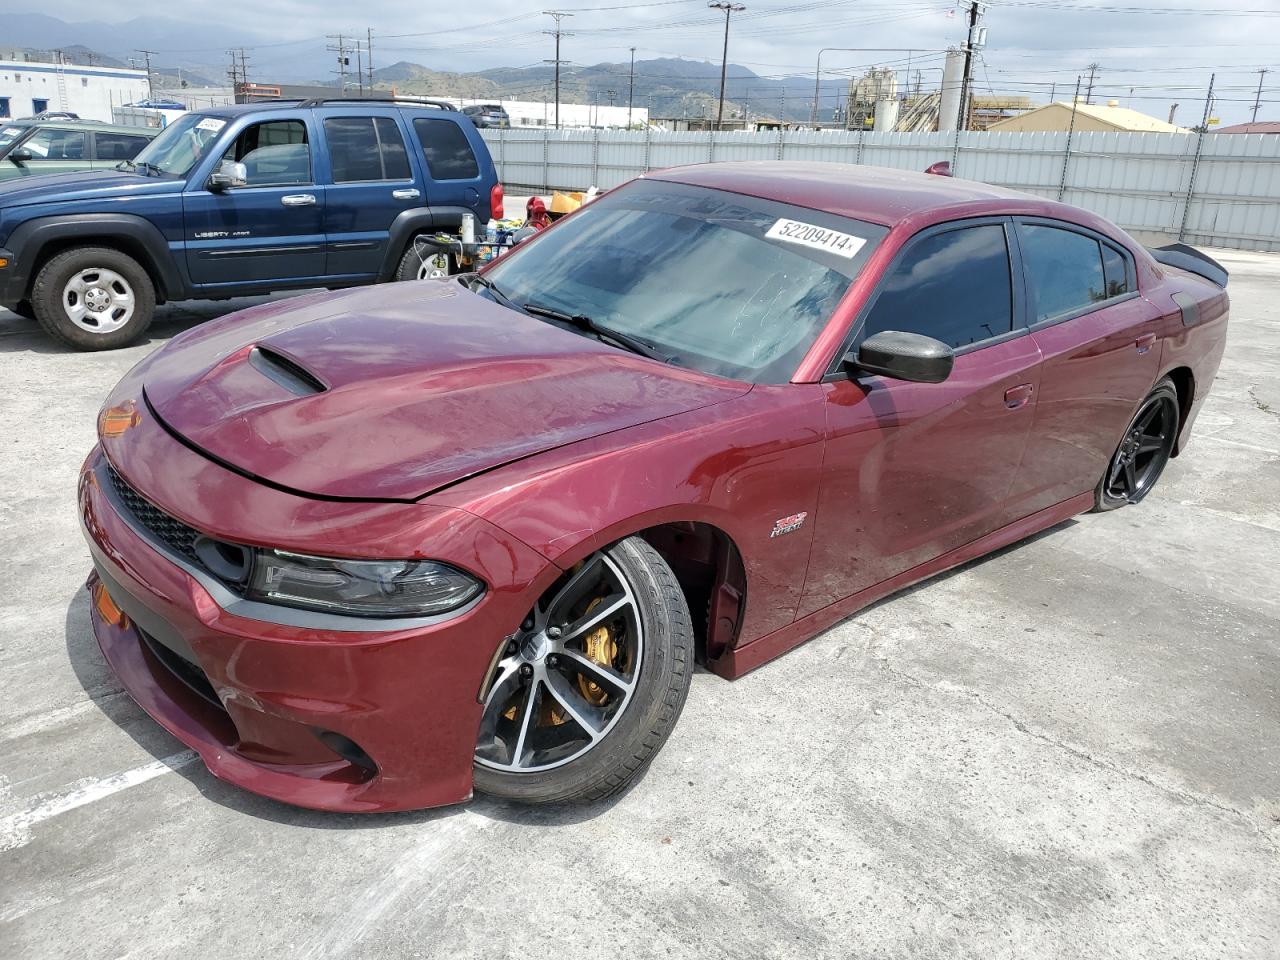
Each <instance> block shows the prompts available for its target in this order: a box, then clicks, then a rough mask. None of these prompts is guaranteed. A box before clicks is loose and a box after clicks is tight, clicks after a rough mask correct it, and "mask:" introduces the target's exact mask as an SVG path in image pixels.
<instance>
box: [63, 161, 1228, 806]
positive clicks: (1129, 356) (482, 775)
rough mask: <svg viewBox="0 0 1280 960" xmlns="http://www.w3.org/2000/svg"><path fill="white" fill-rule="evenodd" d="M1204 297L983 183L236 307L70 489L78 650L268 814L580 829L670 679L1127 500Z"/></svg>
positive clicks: (744, 181) (166, 366)
mask: <svg viewBox="0 0 1280 960" xmlns="http://www.w3.org/2000/svg"><path fill="white" fill-rule="evenodd" d="M1225 285H1226V273H1225V272H1224V271H1223V270H1222V268H1221V267H1220V266H1218V265H1217V264H1216V263H1214V262H1213V261H1212V260H1210V259H1208V258H1207V257H1204V256H1203V255H1202V254H1199V253H1197V252H1196V251H1194V250H1192V249H1191V248H1189V247H1183V246H1174V247H1170V248H1166V249H1163V250H1157V251H1148V250H1146V249H1144V248H1143V247H1142V246H1139V245H1138V244H1137V243H1135V242H1134V241H1133V239H1132V238H1130V237H1129V236H1128V235H1126V234H1125V233H1124V232H1123V231H1121V230H1119V229H1117V228H1116V227H1115V226H1113V225H1112V224H1110V223H1108V222H1107V221H1105V220H1103V219H1101V218H1100V217H1097V216H1094V215H1092V214H1090V213H1086V212H1084V211H1082V210H1078V209H1075V208H1073V207H1068V206H1064V205H1062V204H1059V203H1052V202H1050V201H1047V200H1041V199H1037V198H1035V197H1032V196H1028V195H1025V194H1021V193H1014V192H1011V191H1007V190H1001V189H997V188H994V187H988V186H983V185H981V184H977V183H966V182H964V181H957V180H949V179H944V178H940V177H929V176H925V175H923V174H919V175H915V174H908V173H897V172H892V171H883V170H871V169H867V168H862V167H839V166H833V165H818V164H812V165H811V164H794V163H723V164H716V165H709V166H695V167H687V168H682V169H675V170H669V171H666V172H661V173H655V174H651V175H648V176H645V177H642V178H641V179H639V180H636V181H633V182H632V183H629V184H627V185H626V186H624V187H622V188H620V189H618V190H615V191H613V192H611V193H609V194H607V195H606V196H604V197H603V198H602V199H600V200H597V201H596V202H594V203H591V204H589V205H587V206H585V207H583V208H582V209H581V210H580V211H579V212H577V213H575V214H574V215H573V216H571V217H568V218H566V219H565V220H564V221H562V222H561V223H559V224H557V225H556V226H555V227H553V228H552V229H550V230H548V231H546V232H544V233H543V234H541V235H539V236H538V237H536V238H535V239H533V240H531V241H529V242H528V243H527V244H525V245H524V246H522V247H520V248H518V249H517V250H516V251H515V252H514V253H512V254H511V255H509V256H507V257H505V258H503V259H501V260H499V261H497V262H496V263H494V264H493V265H492V266H491V267H490V268H489V269H486V270H485V271H483V272H482V273H481V274H479V275H471V276H462V277H458V278H454V279H451V280H446V281H440V280H428V281H423V282H420V283H414V284H401V285H394V286H382V287H371V288H367V289H362V290H353V291H346V292H342V293H336V294H329V293H322V294H316V295H312V296H304V297H299V298H297V299H293V300H287V301H283V302H272V303H264V304H262V305H260V306H257V307H253V308H251V309H249V310H245V311H242V312H240V313H238V314H235V315H232V316H228V317H226V318H224V319H222V320H219V321H218V322H216V323H211V324H208V325H206V326H203V327H200V328H197V329H194V330H191V331H190V332H187V333H185V334H183V335H181V336H179V337H176V338H174V340H173V341H172V342H171V343H170V344H168V346H166V347H165V348H164V349H162V350H159V351H157V352H156V353H154V354H152V355H151V356H150V357H148V358H147V359H146V360H145V361H143V362H142V363H141V364H139V365H138V366H137V367H135V368H134V369H133V371H131V372H130V373H129V374H128V376H126V377H125V379H124V380H123V381H121V383H120V384H119V386H118V387H117V388H116V389H115V391H114V392H113V393H112V394H111V396H110V398H109V399H108V401H107V403H106V405H105V407H104V409H103V411H102V414H101V418H100V422H99V437H100V443H99V446H98V447H97V448H95V449H94V450H93V452H92V453H91V454H90V455H89V458H88V460H87V461H86V463H85V465H84V470H83V475H82V477H81V484H80V509H81V512H82V516H83V523H84V528H85V531H86V534H87V536H88V540H89V545H90V548H91V550H92V554H93V563H94V567H95V570H94V573H93V574H92V575H91V576H90V578H89V589H90V591H91V594H92V597H93V626H94V630H95V631H96V633H97V637H98V641H99V643H100V645H101V647H102V651H103V653H104V654H105V655H106V658H107V660H108V662H109V663H110V664H111V667H112V668H113V669H114V670H115V672H116V674H117V675H118V676H119V678H120V680H121V682H122V683H123V684H124V685H125V687H126V688H127V689H128V690H129V692H130V693H131V694H132V695H133V697H134V698H135V699H136V700H137V701H138V703H139V704H141V706H142V707H143V709H145V710H146V711H147V712H148V713H149V714H151V716H153V717H154V718H155V719H156V720H157V721H158V722H159V723H160V724H162V725H163V726H164V727H165V728H166V729H168V730H169V731H170V732H171V733H173V734H174V736H176V737H178V738H179V739H180V740H182V741H183V742H184V743H186V744H188V745H190V746H191V747H193V748H194V749H195V750H197V751H199V753H200V755H201V757H202V758H203V759H204V762H205V763H206V764H207V765H208V767H209V769H210V770H212V771H213V772H214V773H215V774H216V775H217V776H219V777H222V778H224V779H226V780H229V781H231V782H233V783H236V784H239V785H241V786H243V787H245V788H246V789H249V790H253V791H257V792H258V793H262V794H265V795H267V796H271V797H276V798H278V799H280V800H285V801H288V802H290V803H295V804H300V805H303V806H308V807H317V808H321V809H326V810H349V811H350V810H396V809H406V808H414V807H429V806H435V805H439V804H448V803H455V802H457V801H461V800H465V799H467V798H468V797H469V796H470V795H471V792H472V789H473V787H476V788H479V789H480V790H483V791H484V792H486V793H490V794H496V795H499V796H503V797H511V798H518V799H523V800H529V801H543V802H545V801H559V800H591V799H595V798H599V797H603V796H605V795H607V794H609V793H612V792H613V791H616V790H618V789H619V788H620V787H622V786H623V785H624V784H625V783H627V781H628V780H630V779H631V778H632V777H634V776H635V775H636V774H637V772H639V771H640V770H642V769H643V768H644V766H645V764H646V763H647V762H648V761H649V760H650V759H651V758H652V757H653V755H654V754H655V752H656V751H657V750H658V749H659V748H660V747H661V745H662V743H663V741H664V740H665V738H666V737H667V735H668V733H670V731H671V728H672V725H673V724H674V723H675V721H676V718H677V716H678V715H679V713H680V709H681V706H682V705H683V703H684V699H685V696H686V693H687V691H688V689H689V679H690V674H691V672H692V671H693V668H694V664H695V663H698V662H700V663H703V664H705V665H706V666H707V667H708V668H709V669H711V670H713V671H714V672H716V673H717V674H719V675H721V676H722V677H726V678H729V679H732V678H734V677H738V676H740V675H742V674H743V673H745V672H747V671H748V670H752V669H754V668H756V667H758V666H760V665H761V664H762V663H765V662H766V661H768V660H769V659H770V658H772V657H775V656H777V655H778V654H780V653H782V652H784V651H785V650H788V649H790V648H791V647H793V646H795V645H796V644H798V643H801V642H802V641H804V640H805V639H807V638H808V637H811V636H813V635H814V634H815V633H817V632H818V631H820V630H822V629H824V628H826V627H827V626H829V625H831V624H832V623H835V622H836V621H837V620H839V619H840V618H842V617H845V616H848V615H849V614H851V613H853V612H854V611H855V610H857V609H858V608H859V607H862V606H864V605H866V604H867V603H870V602H871V601H873V600H875V599H877V598H878V597H882V596H884V595H885V594H888V593H890V592H892V591H894V590H897V589H899V588H901V587H903V586H905V585H907V584H909V583H912V582H914V581H917V580H920V579H922V578H924V577H927V576H929V575H930V574H933V573H936V572H938V571H940V570H944V569H946V568H948V567H952V566H955V565H956V564H958V563H962V562H964V561H966V560H969V559H972V558H974V557H977V556H980V555H981V554H984V553H987V552H989V551H991V550H994V549H997V548H999V547H1002V546H1004V545H1005V544H1008V543H1011V542H1013V541H1015V540H1018V539H1020V538H1022V537H1026V536H1027V535H1029V534H1032V533H1035V532H1036V531H1038V530H1043V529H1044V528H1046V527H1048V526H1051V525H1052V524H1055V523H1058V522H1060V521H1062V520H1064V519H1066V518H1067V517H1070V516H1071V515H1073V514H1076V513H1079V512H1081V511H1085V510H1107V509H1110V508H1113V507H1118V506H1121V505H1123V504H1128V503H1134V502H1136V501H1138V500H1141V499H1142V497H1143V496H1144V495H1146V493H1147V492H1148V491H1149V490H1150V489H1151V487H1152V485H1153V484H1154V483H1155V482H1156V480H1157V479H1158V477H1159V476H1160V472H1161V470H1162V469H1163V468H1164V466H1165V464H1166V463H1167V462H1168V459H1169V458H1170V457H1171V456H1175V455H1177V453H1178V452H1179V450H1180V449H1181V448H1182V446H1183V445H1184V444H1185V443H1186V441H1187V434H1188V431H1189V430H1190V428H1191V423H1192V421H1193V420H1194V418H1195V416H1196V413H1197V411H1198V410H1199V409H1200V406H1201V404H1202V403H1203V402H1204V398H1205V394H1206V393H1207V392H1208V389H1209V386H1210V384H1212V383H1213V377H1214V372H1215V371H1216V369H1217V367H1218V361H1219V359H1220V358H1221V355H1222V350H1223V345H1224V341H1225V336H1226V320H1227V296H1226V294H1225V292H1224V287H1225Z"/></svg>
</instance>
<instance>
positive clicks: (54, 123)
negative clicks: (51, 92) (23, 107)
mask: <svg viewBox="0 0 1280 960" xmlns="http://www.w3.org/2000/svg"><path fill="white" fill-rule="evenodd" d="M9 126H14V127H51V128H53V129H54V130H94V131H97V132H98V133H103V132H105V133H131V134H136V135H146V136H152V137H154V136H155V135H156V134H157V133H159V132H160V131H159V129H157V128H155V127H130V126H125V125H122V124H119V123H104V122H103V121H101V120H27V119H25V118H24V119H22V120H0V127H9Z"/></svg>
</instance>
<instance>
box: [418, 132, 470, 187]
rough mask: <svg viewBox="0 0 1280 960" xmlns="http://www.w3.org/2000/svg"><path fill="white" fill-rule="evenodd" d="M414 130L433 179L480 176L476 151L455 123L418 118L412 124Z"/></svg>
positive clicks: (462, 178) (464, 178) (467, 178)
mask: <svg viewBox="0 0 1280 960" xmlns="http://www.w3.org/2000/svg"><path fill="white" fill-rule="evenodd" d="M413 130H414V133H416V134H417V135H418V143H420V144H421V145H422V155H423V157H424V158H425V159H426V161H427V169H428V170H430V171H431V179H432V180H474V179H475V178H476V177H478V176H480V164H479V163H478V162H477V161H476V155H475V152H474V151H473V150H472V149H471V144H470V142H469V141H468V140H467V135H466V134H465V133H463V132H462V127H460V126H458V124H456V123H454V122H453V121H451V120H431V119H428V118H426V117H419V118H418V119H416V120H414V121H413Z"/></svg>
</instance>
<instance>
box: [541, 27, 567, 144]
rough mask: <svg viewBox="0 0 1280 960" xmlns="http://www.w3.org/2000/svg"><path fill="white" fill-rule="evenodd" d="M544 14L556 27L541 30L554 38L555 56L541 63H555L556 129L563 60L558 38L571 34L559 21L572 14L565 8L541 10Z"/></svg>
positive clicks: (558, 121)
mask: <svg viewBox="0 0 1280 960" xmlns="http://www.w3.org/2000/svg"><path fill="white" fill-rule="evenodd" d="M542 12H543V14H544V15H546V16H548V17H551V19H553V20H555V22H556V28H555V29H554V30H543V31H542V32H543V33H545V34H547V35H548V36H553V37H555V38H556V58H555V59H554V60H551V61H547V60H544V61H542V62H543V63H548V62H549V63H554V64H555V65H556V129H557V130H559V129H560V64H561V63H563V62H564V61H563V60H561V59H560V38H561V37H571V36H573V34H571V33H565V32H564V31H563V30H561V29H560V21H561V20H563V19H564V18H565V17H572V16H573V14H572V13H569V12H568V11H566V10H543V11H542Z"/></svg>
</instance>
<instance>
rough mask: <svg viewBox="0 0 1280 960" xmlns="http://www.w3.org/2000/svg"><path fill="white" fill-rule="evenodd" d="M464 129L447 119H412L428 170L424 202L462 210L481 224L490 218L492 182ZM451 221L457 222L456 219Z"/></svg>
mask: <svg viewBox="0 0 1280 960" xmlns="http://www.w3.org/2000/svg"><path fill="white" fill-rule="evenodd" d="M467 127H470V128H471V131H472V134H471V135H472V136H475V137H477V138H478V134H475V133H474V130H475V128H474V127H472V126H471V124H469V123H467V124H463V123H458V122H457V121H455V120H451V119H449V118H447V117H422V116H418V117H414V118H413V133H414V139H415V141H416V142H417V144H418V148H419V149H420V150H421V151H422V158H423V162H424V163H425V164H426V168H427V202H428V203H430V204H431V207H432V208H433V209H438V210H441V211H443V210H444V209H445V208H450V207H453V208H465V209H467V210H470V211H472V212H473V213H474V214H475V215H476V219H478V220H479V221H480V223H481V225H483V224H484V223H485V222H486V221H487V220H488V219H489V217H490V216H491V212H490V209H489V189H490V187H492V186H493V181H492V180H490V179H489V178H487V177H486V176H485V174H486V170H485V168H484V165H482V163H481V162H480V158H479V157H478V156H477V154H476V148H475V145H474V144H473V143H472V142H471V137H469V136H468V135H467V134H468V131H467V129H465V128H467ZM451 222H457V220H456V219H454V220H452V221H451Z"/></svg>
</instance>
